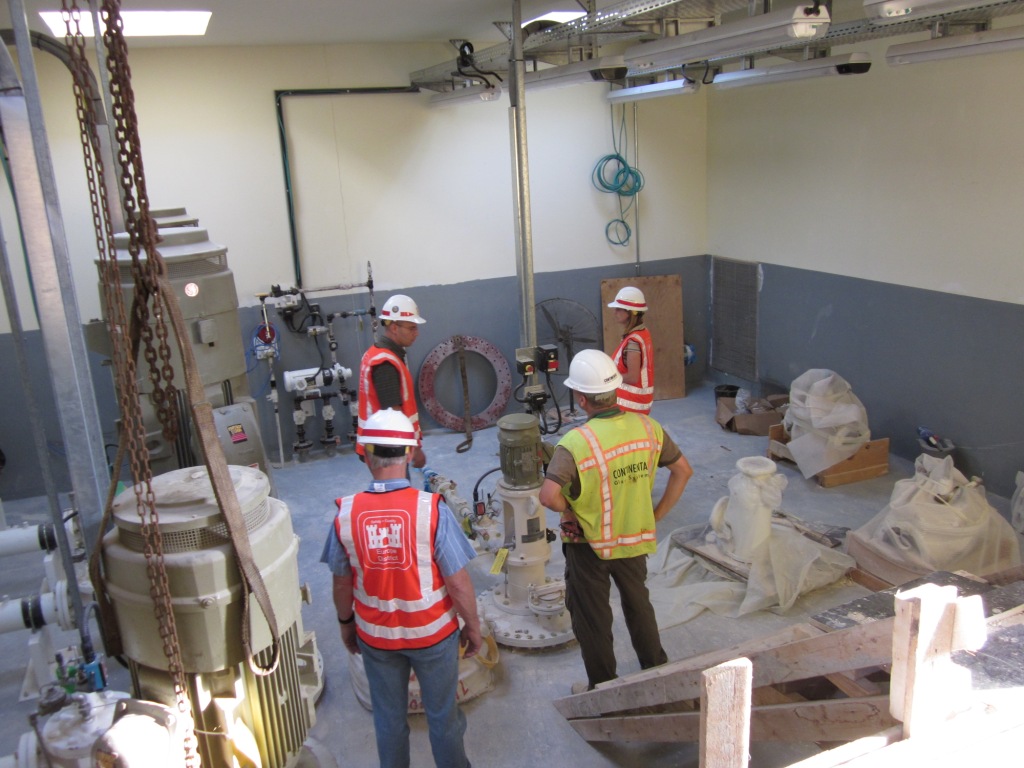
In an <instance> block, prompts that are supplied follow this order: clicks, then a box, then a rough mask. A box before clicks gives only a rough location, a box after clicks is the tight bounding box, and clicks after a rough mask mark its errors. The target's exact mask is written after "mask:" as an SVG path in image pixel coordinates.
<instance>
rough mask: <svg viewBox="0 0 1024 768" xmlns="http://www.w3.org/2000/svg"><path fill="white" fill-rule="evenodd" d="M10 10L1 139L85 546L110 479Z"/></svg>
mask: <svg viewBox="0 0 1024 768" xmlns="http://www.w3.org/2000/svg"><path fill="white" fill-rule="evenodd" d="M9 5H10V9H11V22H12V26H13V28H14V37H15V42H16V45H17V51H18V63H19V65H20V68H21V77H22V81H23V85H21V84H19V83H18V78H17V75H16V73H15V72H14V67H13V63H12V62H11V60H10V55H9V54H8V52H7V49H6V48H4V50H3V51H2V52H0V61H2V71H0V76H2V79H3V85H4V88H3V89H2V91H0V102H2V104H3V107H2V108H0V111H2V120H3V131H4V140H5V143H6V145H7V151H8V154H9V156H10V165H11V175H12V177H13V179H14V190H15V195H16V198H17V201H18V216H19V220H20V221H21V228H22V232H23V234H24V240H25V251H26V256H27V258H28V263H29V271H30V273H31V275H32V284H33V286H34V288H35V292H36V303H37V305H38V308H39V325H40V330H41V331H42V336H43V346H44V352H45V354H46V361H47V365H48V367H49V371H50V385H51V386H52V387H53V399H54V402H55V403H56V406H57V415H58V417H59V422H60V427H61V434H62V436H63V439H64V448H65V453H66V455H67V463H68V472H69V474H70V476H71V487H72V489H73V490H74V493H75V505H76V507H77V508H78V510H79V512H80V513H81V516H82V524H83V528H84V529H85V530H86V534H87V540H91V536H90V534H92V533H93V532H94V531H95V530H96V528H97V526H98V523H99V519H100V513H101V511H102V509H103V503H104V499H105V497H106V489H107V484H108V483H109V481H110V473H109V471H108V469H107V460H106V456H105V454H104V452H103V431H102V429H101V428H100V420H99V412H98V411H97V408H96V393H95V391H94V390H93V386H92V374H91V372H90V370H89V358H88V354H87V352H86V347H85V336H84V333H83V331H82V321H81V318H80V316H79V311H78V299H77V297H76V295H75V285H74V280H73V278H72V274H71V264H70V259H69V257H68V246H67V238H66V236H65V234H64V222H63V219H62V218H61V214H60V201H59V199H58V196H57V183H56V180H55V178H54V173H53V160H52V158H51V157H50V148H49V145H48V144H47V139H46V128H45V125H44V122H43V109H42V104H41V101H40V98H39V84H38V82H37V80H36V71H35V63H34V61H33V58H32V43H31V39H30V37H29V30H28V21H27V20H26V18H25V7H24V3H23V2H22V0H9ZM22 88H24V92H23V91H22Z"/></svg>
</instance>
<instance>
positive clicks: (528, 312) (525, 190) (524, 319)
mask: <svg viewBox="0 0 1024 768" xmlns="http://www.w3.org/2000/svg"><path fill="white" fill-rule="evenodd" d="M508 71H509V77H510V78H511V80H512V82H511V84H510V87H509V100H510V101H511V106H510V107H509V123H510V125H509V135H510V136H511V140H512V147H511V149H512V153H511V154H512V178H513V179H514V180H515V189H514V190H513V215H514V216H515V223H516V277H517V278H518V280H519V303H520V307H519V309H520V321H519V344H520V346H522V347H535V346H537V316H536V310H535V304H536V302H535V301H534V293H533V230H532V226H531V223H530V168H529V159H528V157H527V150H526V91H525V87H524V78H525V75H526V63H525V61H524V59H523V19H522V9H521V8H520V0H512V59H511V60H510V61H509V67H508Z"/></svg>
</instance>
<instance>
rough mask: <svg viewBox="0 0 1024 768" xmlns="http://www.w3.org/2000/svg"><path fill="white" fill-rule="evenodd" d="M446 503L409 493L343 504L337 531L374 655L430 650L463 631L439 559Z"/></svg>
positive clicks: (360, 627)
mask: <svg viewBox="0 0 1024 768" xmlns="http://www.w3.org/2000/svg"><path fill="white" fill-rule="evenodd" d="M439 498H440V497H439V496H437V495H435V494H430V493H424V492H422V491H418V490H416V489H415V488H402V489H399V490H396V491H388V492H386V493H359V494H356V495H355V496H346V497H345V498H344V499H341V500H340V502H339V504H338V506H339V511H338V516H337V517H336V518H335V523H334V529H335V532H336V534H337V536H338V540H339V541H340V542H341V543H342V544H343V545H344V547H345V550H346V551H347V552H348V553H349V562H350V563H351V566H352V574H353V579H352V586H353V595H354V597H355V617H356V632H357V633H358V634H359V636H360V637H362V638H363V640H364V641H365V642H367V643H369V644H370V645H372V646H373V647H374V648H383V649H386V650H393V649H398V648H426V647H427V646H430V645H434V644H435V643H438V642H440V641H441V640H443V639H444V638H446V637H448V635H450V634H451V633H452V632H454V631H455V630H456V629H458V620H457V619H456V617H455V608H454V604H453V603H452V599H451V597H450V596H449V595H448V590H447V589H446V588H445V586H444V580H443V579H442V578H441V571H440V569H439V568H438V567H437V565H436V564H435V563H434V558H433V551H434V548H433V541H434V535H435V533H436V531H437V516H438V507H437V502H438V499H439Z"/></svg>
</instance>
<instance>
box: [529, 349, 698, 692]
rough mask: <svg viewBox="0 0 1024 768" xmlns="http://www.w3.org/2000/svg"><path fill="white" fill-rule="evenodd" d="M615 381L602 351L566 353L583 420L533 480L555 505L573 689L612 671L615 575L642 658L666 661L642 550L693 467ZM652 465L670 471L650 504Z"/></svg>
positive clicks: (650, 663) (652, 541)
mask: <svg viewBox="0 0 1024 768" xmlns="http://www.w3.org/2000/svg"><path fill="white" fill-rule="evenodd" d="M621 381H622V375H621V374H620V373H619V371H618V369H617V368H616V366H615V363H614V362H613V361H612V359H611V358H610V357H608V355H606V354H605V353H604V352H601V351H600V350H596V349H586V350H583V351H582V352H580V353H579V354H577V355H576V356H575V357H573V359H572V362H571V363H570V364H569V377H568V378H567V379H566V380H565V386H566V387H567V388H569V389H571V390H573V391H574V395H575V397H576V403H577V404H578V405H579V407H580V408H581V409H583V411H584V412H585V413H586V414H587V416H588V420H587V422H586V424H584V425H583V426H581V427H577V428H576V429H574V430H572V431H571V432H569V433H568V434H567V435H565V437H563V438H562V440H561V441H560V442H559V443H558V446H557V447H556V448H555V452H554V454H553V456H552V457H551V461H550V462H549V463H548V470H547V474H546V476H545V479H544V484H543V485H542V486H541V489H540V502H541V504H543V505H544V506H546V507H547V508H548V509H551V510H553V511H555V512H558V513H560V514H561V528H562V542H563V543H562V551H563V552H564V553H565V581H566V598H565V604H566V607H567V608H568V609H569V615H570V617H571V619H572V629H573V632H574V633H575V635H576V639H577V641H578V642H579V644H580V653H581V654H582V656H583V665H584V667H585V668H586V670H587V685H586V686H585V687H584V686H582V685H581V684H578V685H576V686H573V693H579V692H580V691H581V690H584V689H592V688H593V687H594V686H596V685H597V684H598V683H603V682H605V681H606V680H611V679H613V678H615V677H616V664H615V651H614V647H613V642H612V609H611V603H610V602H609V596H610V592H611V582H612V581H614V582H615V586H616V587H617V588H618V590H619V599H620V601H621V603H622V612H623V614H624V615H625V618H626V627H627V629H628V630H629V637H630V640H631V641H632V644H633V649H634V650H635V651H636V654H637V658H638V659H639V661H640V667H641V668H642V669H647V668H649V667H654V666H657V665H659V664H664V663H666V662H667V661H668V657H667V656H666V655H665V650H664V649H663V648H662V645H661V636H660V635H659V633H658V623H657V620H656V618H655V615H654V607H653V606H652V605H651V600H650V596H649V594H648V592H647V585H646V581H647V555H649V554H651V553H653V552H654V551H655V549H656V548H657V533H656V530H655V523H656V522H657V521H658V520H660V519H662V518H663V517H665V515H667V514H668V513H669V512H670V511H671V510H672V507H673V505H674V504H675V503H676V501H678V500H679V497H680V496H681V495H682V493H683V490H684V489H685V488H686V484H687V483H688V482H689V480H690V477H691V476H692V475H693V469H692V468H691V467H690V462H688V461H687V460H686V457H685V456H683V454H682V452H681V451H680V450H679V448H678V446H676V444H675V443H674V442H673V441H672V438H671V437H669V435H667V434H666V433H665V431H664V430H663V429H662V427H661V425H660V424H658V422H656V421H655V420H654V419H652V418H650V417H649V416H645V415H642V414H638V413H627V412H625V411H622V410H620V409H619V407H618V405H617V403H616V389H617V388H618V386H619V384H620V383H621ZM658 467H665V468H666V469H668V471H669V473H670V474H669V479H668V484H667V486H666V487H665V492H664V494H663V495H662V497H661V499H660V500H659V501H658V503H657V504H655V503H654V501H653V499H652V497H651V493H652V491H653V489H654V475H655V472H656V471H657V469H658Z"/></svg>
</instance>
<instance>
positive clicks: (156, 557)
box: [61, 0, 199, 768]
mask: <svg viewBox="0 0 1024 768" xmlns="http://www.w3.org/2000/svg"><path fill="white" fill-rule="evenodd" d="M61 6H62V8H61V10H62V12H63V14H64V20H65V28H66V34H65V43H66V44H67V47H68V52H69V59H70V63H71V71H72V80H73V92H74V97H75V104H76V111H77V115H78V123H79V133H80V138H81V143H82V154H83V157H84V162H85V172H86V180H87V184H88V188H89V203H90V206H91V209H92V218H93V228H94V230H95V235H96V250H97V253H98V254H99V261H100V283H101V286H102V291H103V297H104V300H105V302H106V307H107V323H108V330H109V332H110V338H111V346H112V355H111V362H112V364H113V368H114V377H115V386H116V389H117V395H118V404H119V407H120V410H121V417H122V432H121V440H120V446H119V450H118V458H117V462H116V464H115V466H118V467H120V466H121V462H122V460H123V458H124V454H125V452H126V451H127V454H128V458H129V463H130V466H131V474H132V480H133V487H134V489H135V496H136V509H137V511H138V515H139V520H140V533H141V536H142V540H143V555H144V557H145V560H146V574H147V577H148V579H149V584H150V597H151V599H152V600H153V609H154V614H155V617H156V620H157V626H158V627H159V631H160V638H161V641H162V645H163V650H164V655H165V656H166V658H167V662H168V672H169V674H170V676H171V679H172V680H173V683H174V694H175V705H176V707H177V709H178V711H179V712H180V713H181V714H182V715H186V717H185V718H184V721H185V723H186V731H185V739H184V748H185V765H186V766H189V768H192V767H193V766H197V765H198V764H199V757H198V754H197V753H196V744H195V735H194V733H193V731H192V729H191V727H190V725H188V724H190V723H191V722H192V718H191V717H189V716H188V715H189V714H190V712H191V702H190V700H189V697H188V681H187V680H186V678H185V672H184V667H183V665H182V659H181V648H180V645H179V643H178V634H177V626H176V624H175V621H174V611H173V606H172V602H171V593H170V586H169V584H168V581H167V571H166V569H165V567H164V561H163V542H162V539H161V536H160V527H159V518H158V515H157V509H156V498H155V495H154V493H153V487H152V471H151V469H150V466H149V454H148V449H147V448H146V446H145V443H144V438H145V427H144V425H143V420H142V410H141V405H140V395H139V387H138V378H137V369H136V360H137V357H138V348H139V342H140V329H146V330H145V331H143V333H142V334H141V337H142V339H144V341H145V345H146V350H145V352H144V357H145V359H146V360H147V362H149V363H150V366H151V374H150V381H151V382H153V384H154V393H155V392H156V391H157V390H158V389H159V377H158V376H154V375H153V373H152V370H153V362H152V361H155V360H156V359H157V357H158V355H157V354H154V353H153V352H152V341H153V333H152V331H151V330H149V326H150V324H149V318H148V314H149V313H148V309H147V301H148V300H151V299H152V300H155V292H154V291H152V290H149V289H148V288H149V286H148V285H147V283H146V280H145V276H144V273H143V267H142V265H141V264H140V260H139V258H138V255H139V249H138V247H136V248H134V249H130V253H131V255H132V274H133V277H134V282H135V284H136V286H137V288H136V291H135V292H134V300H133V307H132V312H131V325H130V326H129V324H128V322H127V317H128V316H127V314H126V312H125V306H124V300H123V294H122V292H121V279H120V272H119V269H118V263H117V254H116V249H115V247H114V233H113V230H112V225H111V216H110V203H109V200H108V199H107V195H106V186H105V184H104V181H105V178H106V170H107V169H105V168H104V165H103V159H102V157H101V156H100V154H99V152H98V151H97V150H98V134H97V122H98V121H97V120H96V119H95V113H94V111H93V108H94V105H96V104H97V103H98V100H97V94H96V93H95V92H94V90H93V87H92V82H93V81H92V77H91V73H90V71H89V65H88V62H87V59H86V55H85V43H84V36H83V35H82V33H81V25H80V21H81V13H80V11H79V9H78V8H77V7H76V4H75V3H74V2H72V3H70V4H69V3H68V2H67V0H62V3H61ZM117 135H118V139H119V143H120V144H122V145H124V144H127V143H128V140H129V139H128V137H129V136H130V133H129V132H128V131H127V130H121V124H120V123H119V125H118V134H117ZM124 154H125V152H124V150H122V152H121V155H122V157H123V156H124ZM140 172H141V169H140ZM122 184H123V181H122ZM125 191H126V199H129V198H130V194H128V193H129V189H128V188H125ZM136 242H137V241H136ZM140 285H147V289H145V290H139V286H140ZM156 324H157V325H158V326H160V325H162V326H164V327H163V331H162V336H163V338H164V339H165V340H166V337H167V330H166V324H164V323H163V322H162V318H160V317H157V318H156ZM147 331H148V332H147ZM164 346H165V347H167V353H168V354H167V357H168V359H169V351H170V348H169V346H167V345H166V341H165V343H164ZM166 372H169V373H170V377H165V380H166V381H167V382H168V383H169V384H170V385H171V386H173V369H172V368H170V366H169V365H168V366H167V368H166V370H159V371H158V373H159V374H164V373H166ZM154 400H156V401H158V402H159V400H160V398H156V397H155V398H154ZM171 402H172V403H173V406H172V407H174V406H176V401H174V400H173V399H172V400H171ZM168 418H170V419H171V421H170V422H165V420H166V419H168ZM160 419H161V423H170V424H172V425H176V424H177V416H176V413H174V412H171V413H167V412H166V410H165V409H162V412H161V413H160ZM166 431H167V430H166V428H165V432H166ZM170 434H172V435H173V431H171V432H170ZM115 487H116V477H115V478H112V480H111V488H110V491H109V492H108V494H107V503H106V508H105V513H104V521H103V524H102V525H101V527H100V534H101V535H102V533H103V531H104V530H105V529H106V527H107V524H108V522H109V518H110V512H111V508H112V503H113V496H114V489H115ZM100 551H101V546H100V545H99V543H98V544H97V546H95V547H94V548H93V557H92V560H91V562H90V564H89V566H90V567H89V570H90V577H91V579H92V581H93V588H94V590H95V591H96V594H97V597H98V598H99V599H98V604H99V606H100V611H101V616H102V617H103V619H104V620H103V623H102V626H103V628H104V642H105V646H106V647H107V650H108V653H109V652H111V651H115V652H116V653H119V652H120V651H121V645H120V636H119V635H117V629H116V627H117V622H116V620H114V617H113V613H112V606H111V604H110V600H109V596H108V595H107V594H106V591H105V589H104V588H103V582H102V578H100V574H99V567H100V561H99V553H100Z"/></svg>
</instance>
